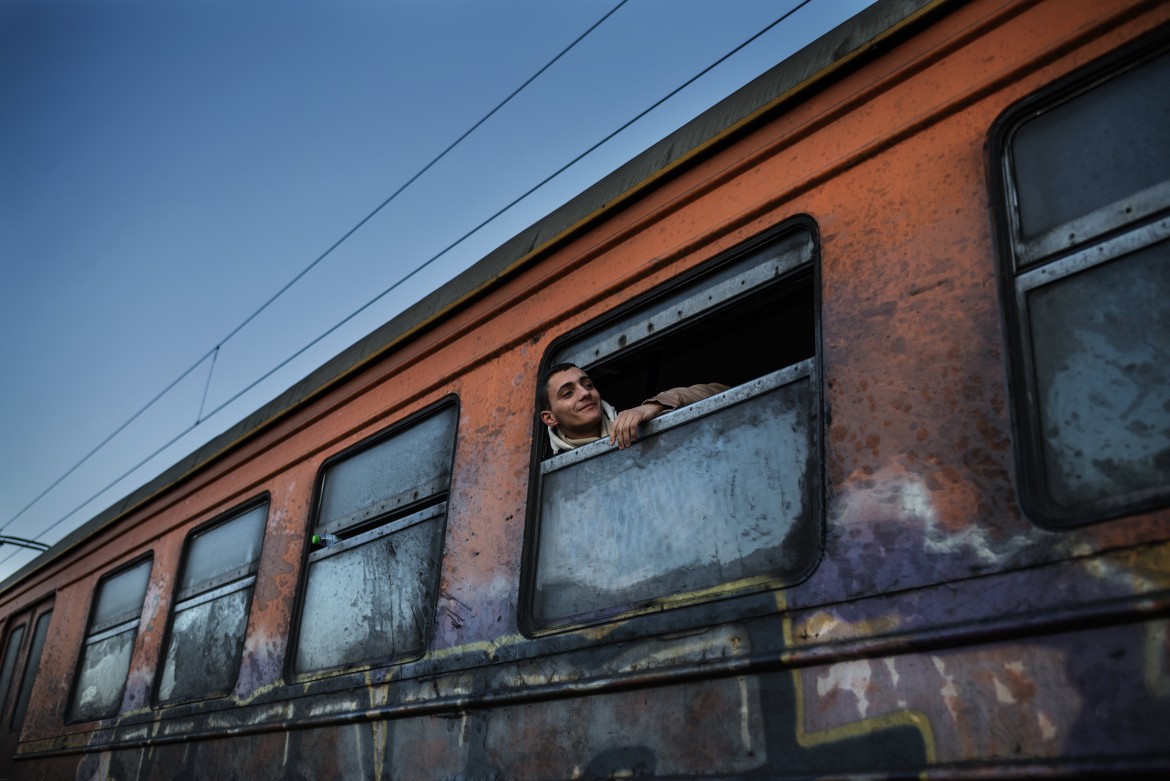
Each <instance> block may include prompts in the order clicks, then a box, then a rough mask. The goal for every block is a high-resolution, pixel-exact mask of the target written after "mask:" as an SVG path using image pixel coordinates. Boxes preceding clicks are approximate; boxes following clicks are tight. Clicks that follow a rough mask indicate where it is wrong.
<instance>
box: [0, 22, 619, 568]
mask: <svg viewBox="0 0 1170 781" xmlns="http://www.w3.org/2000/svg"><path fill="white" fill-rule="evenodd" d="M627 2H629V0H620V2H619V3H618V4H617V5H615V6H614V7H613V8H611V9H610V10H609V11H608V12H607V13H606V14H605V15H604V16H602V17H601V18H600V19H598V20H597V21H596V22H594V23H593V24H592V25H590V26H589V28H588V29H586V30H585V32H583V33H581V34H580V35H578V36H577V37H576V38H575V39H573V41H572V42H571V43H570V44H569V45H568V46H566V47H565V48H563V49H561V51H560V52H558V53H557V55H556V56H555V57H553V58H552V59H551V60H549V61H548V62H546V63H545V64H544V65H542V66H541V67H540V69H539V70H537V71H536V72H535V73H534V74H532V75H531V76H529V77H528V78H527V79H526V80H525V81H524V83H523V84H521V85H520V86H519V87H517V88H516V89H514V90H512V92H511V93H509V94H508V96H507V97H506V98H504V99H503V100H501V101H500V102H499V103H497V104H496V106H495V107H494V108H493V109H492V110H491V111H489V112H488V113H486V114H484V115H483V116H482V117H480V119H479V120H478V121H477V122H476V123H475V124H473V125H472V126H471V127H470V128H468V129H467V130H465V131H464V132H463V134H462V135H460V136H459V137H458V138H456V139H455V140H454V141H452V142H451V143H450V144H448V145H447V148H446V149H444V150H443V151H442V152H440V153H439V154H438V155H437V156H436V157H434V158H432V159H431V161H430V162H429V163H427V164H426V165H424V166H423V167H422V168H420V169H419V170H418V171H417V172H416V173H415V174H414V175H413V176H411V177H410V178H409V179H407V180H406V181H405V182H404V183H403V184H402V185H400V186H399V187H398V189H397V190H395V191H394V192H393V193H391V194H390V195H389V197H387V198H386V199H385V200H383V201H382V202H381V203H380V204H378V206H377V207H375V208H374V210H373V211H371V212H370V213H369V214H367V215H366V216H365V217H363V218H362V219H360V220H358V222H357V223H355V224H354V225H353V226H352V227H351V228H350V229H349V230H347V231H346V232H345V233H344V234H342V236H341V238H339V239H337V241H335V242H333V244H331V245H330V246H329V248H328V249H327V250H325V251H324V252H322V253H321V254H320V255H318V256H317V257H316V259H314V260H313V262H312V263H310V264H309V265H307V266H305V268H304V269H302V270H301V272H300V273H298V274H297V275H296V276H294V277H293V278H292V279H291V280H290V281H289V282H288V283H286V284H285V285H284V287H282V288H280V290H278V291H276V293H275V294H273V295H272V296H271V297H270V298H269V299H268V300H267V301H265V302H264V303H263V304H261V305H260V307H259V308H258V309H256V310H255V311H254V312H252V314H250V315H248V316H247V317H246V318H244V320H243V322H241V323H240V324H239V325H237V326H236V327H235V328H233V329H232V330H231V331H230V332H229V333H228V335H227V336H225V337H223V338H222V339H220V340H219V342H218V343H216V345H215V347H213V348H211V349H210V350H208V351H207V352H206V353H204V354H203V355H202V356H200V357H199V360H197V361H195V363H193V364H192V365H191V366H190V367H189V368H188V369H187V370H186V371H184V372H183V373H182V374H180V375H179V376H178V377H177V378H175V380H174V381H172V382H171V383H170V384H169V385H167V386H166V387H165V388H163V389H162V390H161V391H159V393H158V394H157V395H156V396H155V397H154V398H152V399H151V400H150V401H148V402H147V403H146V404H145V406H143V407H142V408H141V409H139V410H138V411H137V412H135V413H134V414H133V415H131V416H130V417H129V418H128V419H127V420H126V421H125V422H124V423H122V425H120V426H118V428H117V429H115V430H114V432H113V433H111V434H110V435H109V436H107V437H106V438H105V439H103V440H102V441H101V442H99V443H98V444H97V446H96V447H94V448H93V449H92V450H90V451H89V452H88V453H86V454H85V455H84V456H82V457H81V460H80V461H78V462H77V463H76V464H74V465H73V466H71V467H70V468H69V469H68V470H67V471H66V472H65V473H64V474H63V475H61V476H60V477H58V478H57V479H56V480H54V481H53V483H52V484H51V485H49V486H48V487H47V488H45V490H43V491H41V492H40V493H39V494H37V495H36V497H34V498H33V500H32V501H30V502H29V503H28V504H26V505H25V506H24V507H22V508H21V509H20V511H19V512H17V513H16V515H14V516H12V517H11V518H9V519H8V522H7V523H5V524H4V525H3V526H0V532H3V531H4V530H5V529H7V528H8V527H9V526H11V525H12V524H13V523H14V522H15V521H16V520H17V519H19V518H20V517H21V516H22V515H24V514H25V513H26V512H28V511H29V510H30V509H31V508H32V507H33V506H34V505H36V503H37V502H39V501H40V500H41V499H43V498H45V496H47V495H48V494H49V492H50V491H52V490H53V489H54V488H56V487H57V486H59V485H60V484H61V483H62V482H64V481H65V480H66V479H67V478H68V477H69V476H70V475H71V474H73V473H74V472H76V471H77V470H78V469H79V468H80V467H81V466H82V465H83V464H84V463H86V462H87V461H89V459H90V458H92V457H93V456H94V455H95V454H96V453H97V452H98V451H99V450H101V449H102V448H103V447H105V446H106V445H108V444H109V443H110V440H112V439H113V438H114V437H116V436H118V434H121V433H122V432H123V431H124V430H125V429H126V427H127V426H129V425H130V424H131V423H133V422H134V421H136V420H137V419H138V418H140V417H141V416H142V415H143V414H144V413H145V412H146V411H147V410H149V409H150V408H151V407H153V406H154V405H155V404H156V403H158V401H159V400H160V399H161V398H162V397H163V396H165V395H166V394H167V393H169V392H170V391H171V390H172V389H173V388H174V387H175V386H176V385H178V384H179V383H180V382H182V381H183V380H184V379H186V378H187V377H188V375H190V374H191V372H193V371H195V369H197V368H198V367H199V366H200V365H201V364H203V363H204V362H205V361H206V360H207V359H208V358H212V359H214V358H215V356H216V355H218V353H219V350H220V348H221V347H223V345H224V344H226V343H227V341H228V340H229V339H231V338H232V337H234V336H235V335H236V334H238V333H239V332H240V331H242V330H243V329H244V327H245V326H247V325H248V324H249V323H251V322H252V321H253V320H255V319H256V318H257V317H258V316H259V315H260V314H261V313H262V312H263V311H264V310H266V309H267V308H268V307H269V306H271V305H272V304H273V302H275V301H276V300H277V299H278V298H280V297H281V296H282V295H284V294H285V293H287V292H288V290H289V288H291V287H292V286H293V285H295V284H296V283H297V282H299V281H300V280H301V278H303V277H304V276H305V275H306V274H308V273H309V272H310V271H312V270H313V269H314V268H315V267H316V266H317V264H319V263H320V262H321V261H323V260H324V259H325V258H327V257H328V256H329V255H331V254H332V253H333V251H334V250H335V249H337V248H338V247H340V246H341V244H342V243H343V242H345V241H346V240H347V239H348V238H349V237H350V236H352V235H353V234H354V233H356V232H357V231H358V230H359V229H360V228H361V227H362V226H363V225H365V224H366V223H367V222H369V221H370V220H371V219H373V217H374V216H375V215H376V214H378V213H379V212H380V211H382V209H384V208H386V206H388V205H389V204H390V202H391V201H393V200H394V199H395V198H397V197H398V196H399V195H401V194H402V192H403V191H404V190H406V188H407V187H409V186H410V185H412V184H413V183H414V182H415V181H416V180H417V179H418V178H419V177H421V176H422V175H423V174H425V173H426V172H427V171H429V170H430V169H431V168H433V167H434V166H435V164H436V163H438V162H439V161H440V160H442V159H443V158H444V157H446V156H447V154H448V153H449V152H451V150H452V149H454V148H455V147H456V146H458V145H459V144H460V143H461V142H462V141H463V140H464V139H466V138H467V137H468V136H469V135H471V134H472V133H474V132H475V131H476V130H477V129H478V128H479V127H480V126H481V125H482V124H483V123H484V122H486V121H488V120H489V119H490V118H491V117H492V116H494V115H495V114H496V112H498V111H499V110H500V109H502V108H503V107H504V106H505V105H506V104H507V103H509V102H510V101H511V100H512V98H514V97H516V96H517V95H519V94H520V92H521V91H523V90H524V88H525V87H527V86H528V85H529V84H531V83H532V82H533V81H535V80H536V79H537V78H538V77H540V75H541V74H543V73H544V72H545V71H547V70H548V69H549V68H551V67H552V66H553V65H554V64H555V63H556V62H557V61H558V60H560V59H561V58H562V57H564V56H565V55H566V54H568V52H569V51H570V50H571V49H573V48H574V47H575V46H576V45H577V44H579V43H580V42H581V41H582V40H584V39H585V37H586V36H587V35H589V34H590V33H591V32H593V31H594V30H596V29H597V28H598V27H599V26H600V25H601V24H602V23H603V22H604V21H605V20H607V19H609V17H611V16H613V15H614V14H615V13H616V12H617V11H618V9H620V8H621V7H622V6H623V5H625V4H626V3H627ZM413 273H414V272H412V275H413ZM335 328H336V326H335ZM331 332H332V331H330V333H331ZM313 343H314V344H315V343H316V342H313ZM298 355H299V353H298ZM283 365H284V364H281V366H283ZM277 368H279V367H277ZM214 369H215V363H214V360H213V362H212V367H211V371H214ZM274 371H275V370H274ZM270 375H271V372H270V373H269V374H266V375H264V377H262V378H261V379H267V378H268V377H269V376H270ZM210 387H211V372H210V371H209V373H208V376H207V384H206V386H205V388H204V402H206V399H207V389H208V388H210ZM252 387H254V384H253V385H251V386H249V389H251V388H252ZM235 398H238V397H233V398H232V399H231V400H229V402H228V403H231V401H234V400H235ZM223 406H225V405H221V406H220V407H218V408H216V412H218V411H219V410H220V409H223ZM202 412H203V411H202V408H200V413H199V416H198V417H197V418H196V421H195V423H196V425H198V424H199V422H200V421H201V420H203V419H205V417H211V416H212V415H214V414H215V412H212V413H210V414H208V415H207V416H204V415H203V414H202ZM192 428H193V427H192ZM190 430H191V429H190V428H188V429H186V431H184V434H185V433H187V432H189V431H190ZM123 477H125V475H123ZM123 477H119V478H118V480H115V481H114V482H115V484H116V483H117V482H118V481H119V480H122V479H123ZM108 488H109V486H107V488H106V489H103V493H104V491H105V490H108ZM99 495H100V494H99ZM90 501H92V499H91V500H90ZM88 503H89V502H86V504H88ZM83 506H84V505H83ZM79 509H80V508H79ZM74 512H76V510H74ZM70 515H72V513H70ZM67 517H68V516H67ZM58 523H59V522H58ZM56 525H57V524H54V526H56ZM49 528H50V529H51V528H53V527H49ZM46 531H47V530H46ZM41 534H44V532H41ZM38 536H39V535H38ZM0 563H2V562H0Z"/></svg>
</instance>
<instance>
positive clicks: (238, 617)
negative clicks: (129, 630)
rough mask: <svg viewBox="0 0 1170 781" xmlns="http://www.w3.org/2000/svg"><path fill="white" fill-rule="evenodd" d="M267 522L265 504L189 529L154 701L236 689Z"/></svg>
mask: <svg viewBox="0 0 1170 781" xmlns="http://www.w3.org/2000/svg"><path fill="white" fill-rule="evenodd" d="M267 519H268V501H267V500H264V501H262V502H260V503H253V505H252V506H251V507H248V508H246V509H243V510H235V511H233V512H232V513H230V514H229V516H228V517H227V518H226V519H219V520H216V521H213V522H212V523H211V524H210V525H208V526H205V527H203V528H201V529H196V530H195V532H194V533H192V535H191V537H190V539H189V540H188V541H187V549H186V552H185V554H184V557H183V568H182V576H181V577H180V578H179V585H178V595H177V596H176V598H175V607H174V612H173V615H172V616H171V626H170V635H169V637H168V641H167V646H166V651H165V653H164V655H163V664H162V675H161V677H160V678H161V680H160V682H159V687H158V699H159V700H162V701H171V700H187V699H193V698H196V697H205V696H222V695H224V694H227V693H229V692H230V691H231V690H232V688H233V687H234V686H235V683H236V676H237V674H238V673H239V669H240V656H241V654H242V653H243V650H244V634H245V632H246V630H247V628H248V612H249V609H250V607H251V603H252V591H253V590H254V587H255V584H256V569H257V567H258V566H259V562H260V545H261V543H262V541H263V540H264V525H265V522H266V521H267Z"/></svg>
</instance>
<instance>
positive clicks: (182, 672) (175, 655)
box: [159, 587, 252, 700]
mask: <svg viewBox="0 0 1170 781" xmlns="http://www.w3.org/2000/svg"><path fill="white" fill-rule="evenodd" d="M251 596H252V589H251V588H250V587H249V588H244V589H240V590H239V591H233V592H232V593H230V594H225V595H224V596H222V597H219V598H217V599H213V600H211V601H209V602H204V603H203V604H200V605H195V606H194V607H190V608H187V609H183V610H179V611H177V612H176V613H175V620H174V622H173V624H172V626H171V640H170V643H169V645H168V646H167V653H166V657H165V661H164V662H163V675H162V683H161V684H160V685H159V697H160V698H161V699H163V700H171V699H186V698H190V697H197V696H199V695H204V694H226V693H228V692H230V691H231V690H232V689H233V688H234V687H235V685H236V676H237V674H238V673H239V669H240V654H241V653H242V652H243V650H244V633H245V630H246V629H247V626H248V604H249V601H250V599H251Z"/></svg>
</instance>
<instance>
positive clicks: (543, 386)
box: [539, 363, 581, 410]
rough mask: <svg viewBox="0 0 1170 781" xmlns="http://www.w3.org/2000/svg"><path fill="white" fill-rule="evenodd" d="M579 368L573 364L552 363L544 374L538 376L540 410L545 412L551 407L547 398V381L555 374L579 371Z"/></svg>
mask: <svg viewBox="0 0 1170 781" xmlns="http://www.w3.org/2000/svg"><path fill="white" fill-rule="evenodd" d="M580 368H581V367H580V366H578V365H577V364H575V363H554V364H553V365H552V366H550V367H548V368H547V369H545V370H544V374H542V375H540V388H539V390H540V408H541V409H542V410H546V409H549V408H550V407H551V405H550V404H549V398H548V381H549V380H551V379H552V376H553V375H554V374H556V373H557V372H563V371H568V370H569V369H580Z"/></svg>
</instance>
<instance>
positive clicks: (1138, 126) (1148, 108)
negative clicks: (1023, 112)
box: [1012, 54, 1170, 237]
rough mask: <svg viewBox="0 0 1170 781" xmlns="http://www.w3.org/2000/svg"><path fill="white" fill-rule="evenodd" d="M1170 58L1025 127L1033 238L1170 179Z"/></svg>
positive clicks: (1019, 166) (1023, 181)
mask: <svg viewBox="0 0 1170 781" xmlns="http://www.w3.org/2000/svg"><path fill="white" fill-rule="evenodd" d="M1167 84H1170V54H1164V55H1162V56H1160V57H1158V58H1156V59H1154V60H1152V61H1151V62H1149V63H1146V64H1145V65H1142V66H1139V67H1137V68H1134V69H1133V70H1130V71H1128V72H1126V73H1124V74H1122V75H1120V76H1118V77H1117V78H1115V79H1111V80H1109V81H1107V82H1105V83H1104V84H1102V85H1101V86H1099V87H1096V88H1094V89H1092V90H1089V91H1088V92H1086V93H1084V94H1081V95H1078V96H1077V97H1075V98H1073V99H1072V100H1070V101H1068V102H1067V103H1063V104H1061V105H1059V106H1057V107H1056V108H1054V109H1052V110H1050V111H1045V112H1044V113H1042V114H1040V115H1039V116H1037V117H1036V118H1035V119H1033V120H1030V121H1029V122H1027V123H1025V124H1024V125H1022V126H1021V127H1020V129H1019V130H1018V131H1017V132H1016V135H1015V138H1014V141H1013V144H1012V159H1013V162H1014V165H1015V169H1016V183H1017V188H1018V194H1019V209H1020V223H1021V228H1022V232H1023V234H1024V236H1025V237H1034V236H1037V235H1039V234H1041V233H1044V232H1045V231H1048V230H1051V229H1053V228H1056V227H1059V226H1060V225H1063V224H1064V223H1066V222H1069V221H1071V220H1074V219H1077V218H1078V217H1083V216H1086V215H1088V214H1089V213H1091V212H1093V211H1094V210H1096V209H1099V208H1101V207H1104V206H1108V205H1110V204H1113V203H1116V202H1119V201H1121V200H1123V199H1124V198H1126V197H1128V196H1130V195H1132V194H1134V193H1137V192H1139V191H1140V190H1143V189H1146V188H1149V187H1152V186H1154V185H1156V184H1158V183H1160V182H1164V181H1168V180H1170V143H1168V142H1167V134H1168V133H1170V90H1168V89H1167V88H1166V85H1167Z"/></svg>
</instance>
